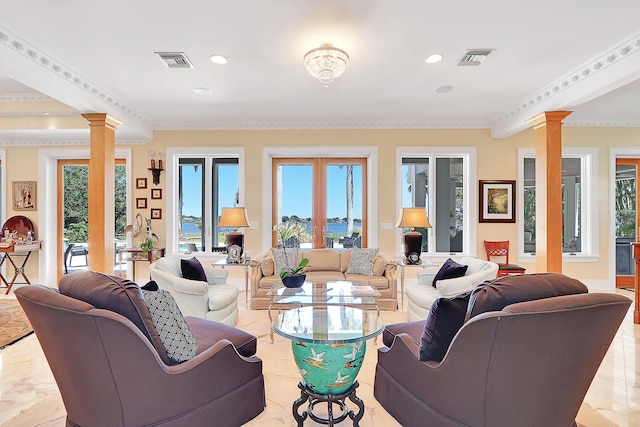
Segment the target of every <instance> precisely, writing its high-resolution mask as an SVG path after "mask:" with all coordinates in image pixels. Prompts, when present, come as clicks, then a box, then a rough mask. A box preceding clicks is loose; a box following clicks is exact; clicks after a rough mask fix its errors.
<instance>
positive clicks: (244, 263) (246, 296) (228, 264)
mask: <svg viewBox="0 0 640 427" xmlns="http://www.w3.org/2000/svg"><path fill="white" fill-rule="evenodd" d="M250 263H251V261H246V260H242V261H241V262H233V263H232V262H227V260H226V259H221V260H220V261H216V262H214V263H213V267H214V268H215V267H220V268H223V269H224V268H226V267H243V268H244V304H245V306H247V307H248V306H249V264H250Z"/></svg>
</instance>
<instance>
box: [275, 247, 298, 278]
mask: <svg viewBox="0 0 640 427" xmlns="http://www.w3.org/2000/svg"><path fill="white" fill-rule="evenodd" d="M285 251H286V252H285ZM285 254H286V256H285ZM271 256H272V257H273V262H274V264H275V266H274V273H273V274H275V275H276V276H279V275H280V273H281V272H282V269H283V268H291V269H295V268H297V267H298V248H271Z"/></svg>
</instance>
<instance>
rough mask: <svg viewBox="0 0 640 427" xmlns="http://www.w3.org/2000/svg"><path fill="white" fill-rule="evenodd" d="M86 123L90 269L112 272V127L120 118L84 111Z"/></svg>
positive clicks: (113, 154) (118, 122) (113, 232)
mask: <svg viewBox="0 0 640 427" xmlns="http://www.w3.org/2000/svg"><path fill="white" fill-rule="evenodd" d="M82 117H84V118H85V119H86V120H87V121H88V122H89V128H90V135H91V148H90V157H89V269H90V270H95V271H100V272H103V273H108V274H113V265H114V261H113V260H114V256H115V255H114V247H113V239H114V236H115V225H114V222H115V217H114V213H113V200H114V198H115V191H114V187H115V178H114V166H115V129H116V128H117V127H118V126H119V125H121V124H122V122H121V121H119V120H117V119H115V118H113V117H111V116H109V115H108V114H106V113H90V114H83V115H82Z"/></svg>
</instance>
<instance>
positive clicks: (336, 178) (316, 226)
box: [272, 158, 368, 248]
mask: <svg viewBox="0 0 640 427" xmlns="http://www.w3.org/2000/svg"><path fill="white" fill-rule="evenodd" d="M366 176H367V159H365V158H274V159H273V171H272V177H273V183H272V184H273V185H272V188H273V198H272V200H273V201H274V202H273V212H272V218H273V221H274V224H272V225H275V224H277V223H300V224H303V225H304V227H303V229H304V230H305V231H304V232H303V233H302V234H301V235H300V236H299V237H297V238H296V239H294V241H293V242H287V243H288V244H291V245H299V246H300V247H302V248H325V247H333V248H350V247H366V245H367V226H368V224H367V211H366V208H365V207H366V206H367V188H366V179H365V177H366ZM277 244H278V242H276V236H275V233H272V246H274V247H275V246H277Z"/></svg>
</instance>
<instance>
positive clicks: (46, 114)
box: [42, 111, 51, 116]
mask: <svg viewBox="0 0 640 427" xmlns="http://www.w3.org/2000/svg"><path fill="white" fill-rule="evenodd" d="M42 114H44V115H45V116H49V115H51V113H50V112H48V111H45V112H44V113H42Z"/></svg>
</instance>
